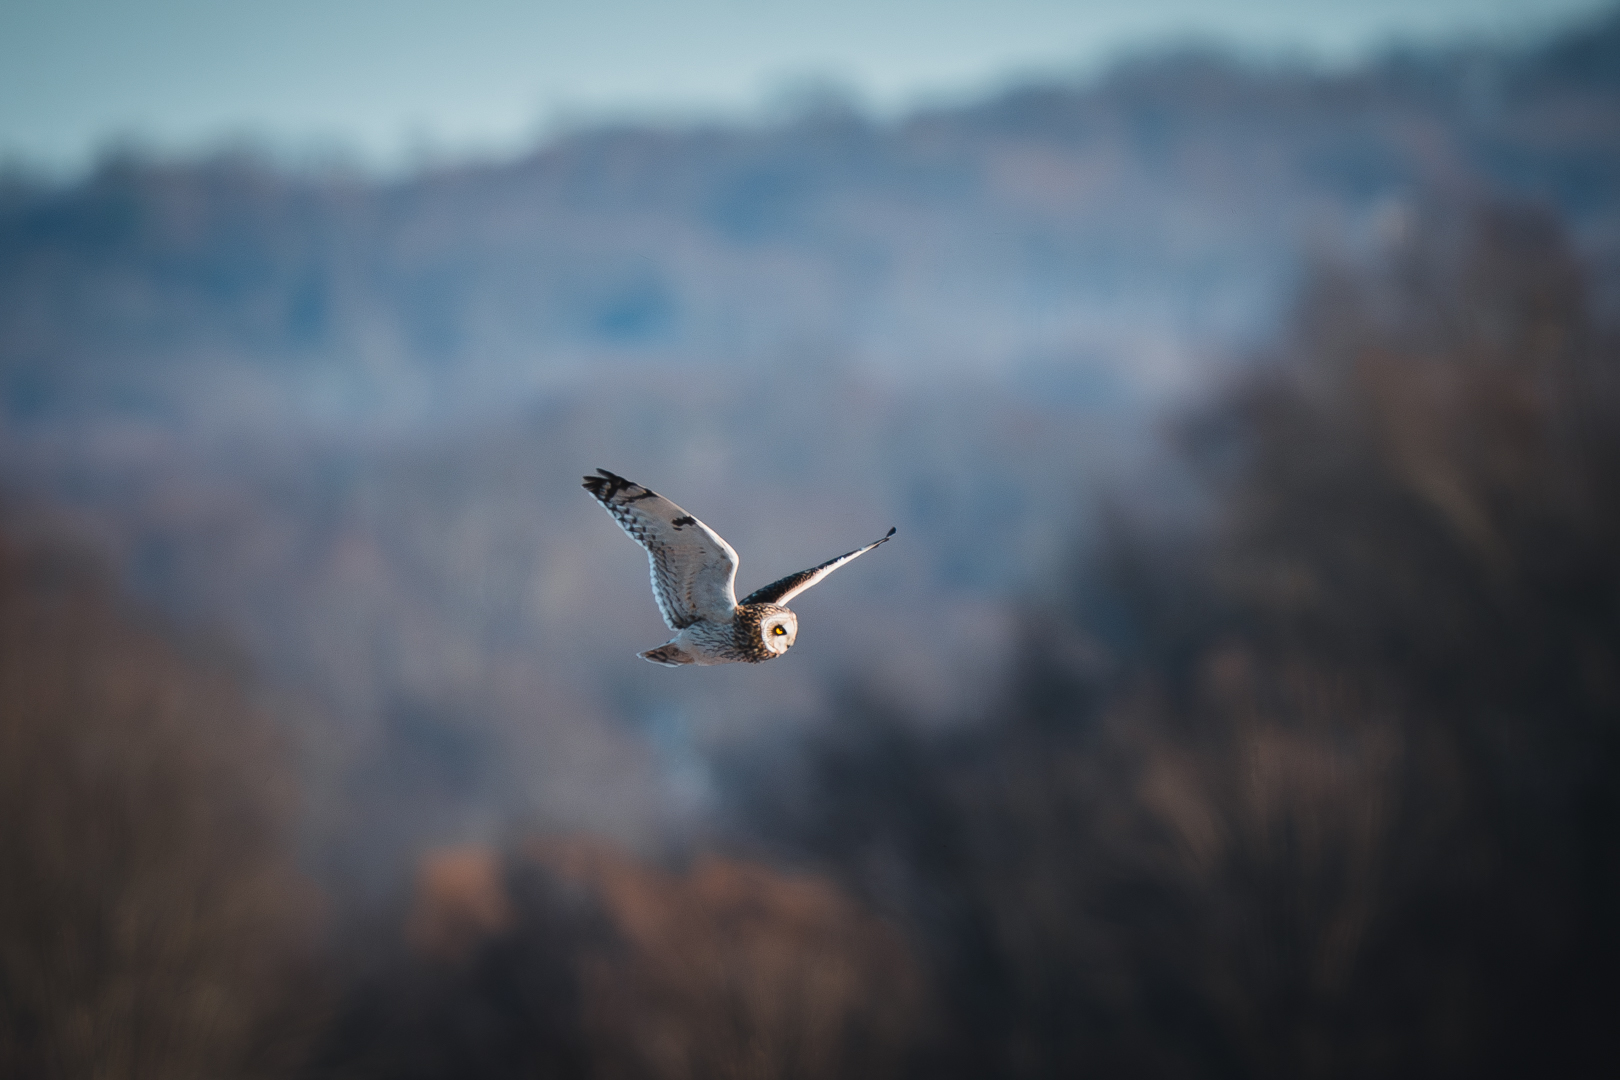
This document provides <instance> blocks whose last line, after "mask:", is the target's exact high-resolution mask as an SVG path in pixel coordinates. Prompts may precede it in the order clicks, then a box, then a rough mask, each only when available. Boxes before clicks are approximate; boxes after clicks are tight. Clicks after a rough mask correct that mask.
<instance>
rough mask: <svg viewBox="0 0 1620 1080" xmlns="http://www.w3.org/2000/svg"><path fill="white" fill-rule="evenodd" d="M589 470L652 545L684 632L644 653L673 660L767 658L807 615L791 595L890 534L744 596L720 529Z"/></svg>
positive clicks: (628, 526) (669, 604)
mask: <svg viewBox="0 0 1620 1080" xmlns="http://www.w3.org/2000/svg"><path fill="white" fill-rule="evenodd" d="M596 471H597V473H598V474H599V475H597V476H587V477H586V478H585V489H586V490H587V491H589V492H590V493H591V494H592V495H593V496H595V497H596V500H597V501H598V502H600V503H601V504H602V505H603V506H604V507H606V508H607V511H608V513H610V514H612V515H613V518H614V520H615V521H617V522H618V523H619V526H620V527H621V528H623V529H624V531H625V532H626V533H628V534H629V535H630V538H631V539H633V540H635V541H636V543H638V544H640V545H641V546H642V547H643V548H644V549H645V550H646V552H647V561H648V564H649V568H650V572H651V575H652V589H653V598H654V599H655V600H656V601H657V602H658V610H659V611H660V613H662V614H663V616H664V622H665V623H667V624H668V625H669V628H670V629H671V630H675V631H677V633H676V635H675V636H674V637H673V638H671V639H670V640H669V641H668V642H666V643H664V644H663V645H660V646H659V647H658V648H656V649H649V650H647V651H646V652H644V653H640V654H638V655H639V656H641V658H642V659H644V660H649V661H651V662H652V663H655V664H663V665H664V666H666V667H679V666H681V665H683V664H696V665H698V666H701V667H708V666H710V665H713V664H735V663H748V664H759V663H763V662H764V661H766V660H774V659H776V658H777V657H778V656H781V655H782V654H783V653H785V652H787V651H788V649H790V648H792V647H793V642H794V641H795V640H796V639H797V638H798V634H799V619H798V616H796V615H794V614H793V612H791V611H789V610H788V609H787V607H785V606H784V605H786V603H787V602H788V601H789V600H791V599H792V598H793V597H795V596H797V595H798V594H799V593H801V592H803V591H804V590H806V589H808V588H809V587H810V586H812V585H814V584H815V583H816V582H818V581H820V580H821V579H822V578H824V577H826V576H827V575H828V574H830V573H832V572H833V571H834V570H836V569H838V568H839V567H840V566H842V565H844V564H845V563H847V562H849V561H850V560H851V559H854V558H857V557H859V556H861V555H864V554H866V553H867V552H868V551H871V550H872V549H873V548H875V547H877V546H878V545H879V544H881V543H883V542H884V541H886V540H888V539H889V537H890V536H893V535H894V530H893V529H890V530H889V531H888V533H887V535H885V536H883V537H882V538H881V539H879V540H876V541H874V542H872V543H870V544H867V545H866V546H865V547H862V548H857V549H855V550H854V551H851V552H849V553H847V554H844V555H840V556H839V557H838V558H836V559H829V560H828V561H827V562H824V563H822V564H821V565H820V566H814V567H811V568H810V569H809V570H804V571H801V572H800V573H797V574H790V575H788V576H787V577H785V578H782V579H781V580H780V581H775V582H772V583H771V584H769V585H767V586H765V587H764V588H762V589H758V590H756V591H754V592H753V593H750V594H749V595H748V596H746V597H744V598H743V600H742V602H741V603H739V602H738V601H737V598H736V578H737V552H736V551H735V550H733V549H732V547H731V545H730V544H728V543H726V542H725V541H724V540H723V539H721V538H720V535H719V534H718V533H716V532H715V531H714V530H713V529H711V528H709V527H708V526H707V525H705V524H703V522H701V521H699V520H698V519H697V518H695V517H693V516H692V515H691V514H688V513H687V512H686V511H685V510H682V509H681V508H680V507H679V506H676V505H675V504H674V503H672V502H670V501H669V500H668V499H666V498H664V497H663V496H662V495H659V494H658V493H657V492H655V491H652V490H651V489H649V488H645V487H642V486H641V485H640V484H636V483H632V482H631V481H629V480H626V479H625V478H624V477H622V476H617V475H615V474H613V473H610V472H608V471H607V470H606V469H598V470H596Z"/></svg>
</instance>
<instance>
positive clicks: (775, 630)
mask: <svg viewBox="0 0 1620 1080" xmlns="http://www.w3.org/2000/svg"><path fill="white" fill-rule="evenodd" d="M771 633H773V634H775V635H776V636H777V637H781V636H782V635H783V634H785V633H787V627H785V626H773V627H771Z"/></svg>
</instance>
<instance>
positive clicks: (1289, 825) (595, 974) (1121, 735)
mask: <svg viewBox="0 0 1620 1080" xmlns="http://www.w3.org/2000/svg"><path fill="white" fill-rule="evenodd" d="M1430 221H1431V224H1430V225H1429V226H1427V227H1426V228H1425V229H1423V230H1422V231H1421V232H1419V233H1418V234H1417V235H1414V236H1408V237H1407V238H1406V239H1404V240H1402V241H1400V242H1398V243H1396V244H1395V245H1394V247H1393V248H1392V249H1391V251H1390V252H1389V253H1388V254H1387V257H1384V258H1383V259H1382V261H1381V262H1380V263H1379V264H1378V265H1376V266H1366V265H1364V266H1360V267H1357V268H1354V269H1340V270H1331V269H1329V270H1324V271H1322V272H1321V273H1319V274H1318V275H1317V277H1316V279H1315V284H1314V286H1313V287H1311V288H1310V289H1309V290H1308V291H1307V293H1306V294H1305V296H1304V297H1303V299H1302V301H1301V303H1300V306H1299V311H1298V314H1297V316H1296V318H1295V320H1294V323H1293V326H1292V329H1291V331H1290V332H1289V333H1288V334H1287V335H1286V336H1285V338H1284V339H1283V340H1282V341H1281V342H1280V343H1279V345H1278V346H1277V348H1276V355H1275V356H1274V357H1273V358H1271V359H1269V360H1267V361H1264V362H1262V363H1260V364H1258V365H1257V366H1255V367H1253V368H1251V369H1249V373H1248V374H1246V375H1245V376H1243V377H1242V378H1241V379H1240V380H1239V381H1238V382H1236V383H1235V385H1233V386H1232V387H1230V388H1229V389H1228V390H1227V391H1225V392H1224V393H1223V394H1222V395H1221V397H1220V399H1219V402H1218V404H1216V405H1214V406H1212V407H1208V408H1205V409H1203V410H1201V411H1199V412H1198V413H1197V414H1196V415H1193V416H1191V417H1188V418H1186V419H1185V420H1184V421H1183V422H1182V423H1181V424H1180V425H1179V426H1178V427H1177V429H1176V438H1177V439H1178V440H1179V441H1180V442H1181V444H1182V448H1183V451H1184V456H1185V459H1186V460H1187V461H1189V462H1190V463H1191V464H1192V466H1193V468H1194V470H1195V472H1196V473H1197V475H1198V476H1199V479H1200V482H1201V484H1202V485H1203V488H1204V491H1205V495H1206V498H1207V501H1208V506H1209V513H1208V514H1207V515H1206V516H1205V517H1204V518H1203V519H1202V520H1201V521H1200V523H1199V524H1198V525H1197V526H1196V527H1194V526H1188V527H1171V526H1167V525H1164V524H1162V523H1161V524H1157V525H1154V524H1147V523H1145V522H1146V521H1147V520H1148V516H1146V515H1143V514H1142V513H1140V512H1139V508H1140V507H1141V506H1143V505H1144V504H1143V503H1142V502H1141V501H1140V500H1138V499H1135V498H1126V497H1123V496H1122V498H1121V499H1120V501H1119V509H1118V512H1117V514H1116V515H1115V521H1116V524H1115V526H1114V528H1113V529H1112V532H1111V539H1110V540H1109V541H1108V542H1107V543H1105V544H1104V545H1102V546H1101V548H1100V550H1098V551H1094V552H1091V553H1088V554H1085V555H1084V556H1078V555H1077V561H1076V566H1075V568H1074V569H1073V572H1072V573H1069V574H1067V575H1058V576H1057V578H1056V579H1055V580H1062V581H1063V582H1064V584H1063V586H1062V587H1061V588H1054V590H1053V592H1052V594H1051V595H1048V596H1043V597H1040V598H1038V602H1036V603H1034V604H1032V605H1031V607H1030V610H1029V613H1028V615H1027V617H1026V618H1025V620H1024V631H1023V638H1022V640H1023V646H1022V648H1021V650H1020V652H1019V659H1018V661H1017V662H1016V664H1015V665H1014V669H1013V670H1012V671H1010V672H1009V673H1008V674H1007V676H1006V681H1005V686H1004V688H1003V689H1002V691H1001V692H1000V693H999V694H998V695H997V696H996V697H995V698H994V700H993V704H992V705H991V706H989V707H988V708H986V709H985V710H983V714H982V715H973V716H962V717H938V716H920V715H916V714H915V713H914V712H913V711H912V710H911V709H909V708H908V706H907V704H906V703H905V702H897V701H893V700H888V699H886V698H885V697H884V696H883V694H882V693H881V692H865V691H862V690H861V689H859V688H855V689H852V690H851V691H850V693H849V694H848V695H847V697H846V703H845V705H844V707H843V708H842V709H841V710H840V711H839V713H838V715H836V716H833V717H829V718H828V720H827V722H826V723H825V724H824V725H822V726H820V727H819V728H817V729H816V730H815V733H814V734H813V735H811V736H809V737H808V738H807V739H801V740H799V741H798V742H795V743H793V744H792V745H784V744H770V745H755V746H752V747H750V748H748V749H746V750H745V751H739V752H738V753H737V754H736V755H735V756H734V758H733V760H732V761H731V762H730V764H729V766H728V769H727V771H726V775H727V777H728V779H727V781H726V782H725V785H724V789H725V791H726V792H727V793H728V796H727V797H728V798H729V799H730V800H731V809H732V810H733V811H734V813H731V814H729V815H727V818H726V820H729V821H731V822H732V823H733V824H732V825H730V826H728V829H727V831H725V832H724V833H723V836H722V838H720V839H713V840H711V842H710V843H709V844H708V845H706V846H707V847H708V848H709V849H711V851H713V850H723V851H724V852H725V854H724V855H720V854H713V853H711V854H691V855H689V856H688V857H687V858H686V860H685V861H684V862H679V863H678V864H672V865H671V866H669V867H663V868H659V867H654V866H651V865H648V864H645V863H643V862H640V861H637V860H635V859H632V858H631V857H629V856H627V855H625V854H622V853H619V852H617V851H615V850H613V849H612V848H610V847H608V846H606V845H603V844H600V843H597V842H594V841H586V840H572V841H560V840H551V841H544V842H540V841H525V842H521V843H513V844H511V845H509V846H508V847H507V848H506V849H505V850H504V851H501V852H496V851H492V850H486V849H479V848H466V849H455V850H445V851H441V852H439V853H437V854H435V855H432V856H430V857H428V858H426V859H424V860H423V861H422V863H421V864H420V868H419V873H418V875H417V880H416V883H415V886H414V893H413V894H412V895H411V896H410V897H409V898H408V899H405V898H402V899H401V900H400V902H399V904H398V906H397V908H396V909H393V910H390V911H383V912H378V911H377V910H375V909H372V910H370V911H369V912H368V913H365V914H363V915H362V916H355V915H353V914H352V913H348V912H344V913H340V915H336V916H329V917H328V918H327V919H326V920H325V921H324V923H323V922H322V920H321V919H319V918H318V917H317V906H316V905H315V904H313V903H312V897H311V893H310V890H309V889H308V888H307V887H306V886H304V885H302V884H300V881H299V878H298V876H297V874H296V873H295V872H294V871H293V870H292V868H291V867H292V862H293V860H292V857H291V846H290V844H289V842H288V839H287V834H286V832H285V829H284V824H285V821H286V813H287V811H288V806H287V801H286V800H287V795H288V792H287V790H285V789H286V782H285V780H284V778H285V777H286V776H290V775H292V773H291V772H290V771H289V768H290V767H289V766H288V765H287V763H286V759H285V755H284V754H283V753H281V752H280V751H278V750H277V748H276V746H275V744H274V740H272V739H270V738H269V736H268V733H267V731H268V729H267V728H266V726H265V724H264V723H263V722H262V721H260V720H258V719H256V718H255V717H256V712H255V709H254V708H253V707H252V706H251V704H250V703H249V702H248V701H247V700H246V698H245V697H244V695H243V693H242V692H241V690H240V688H239V687H238V685H237V680H236V679H234V678H233V677H232V675H231V673H230V671H229V669H228V665H224V664H223V663H222V662H220V661H219V660H217V659H210V658H208V657H198V656H196V655H194V651H189V652H188V651H187V650H185V649H181V648H178V647H176V646H175V645H173V644H172V643H170V642H168V641H166V640H165V639H163V638H162V637H160V636H159V635H158V634H156V633H155V632H154V631H153V630H151V629H150V628H149V627H146V626H144V625H143V624H142V623H141V622H140V620H139V619H138V618H137V617H136V616H134V615H132V614H131V613H130V612H128V611H127V610H124V609H123V608H122V607H121V606H120V604H119V603H118V602H117V601H116V600H114V599H112V596H113V595H114V594H113V590H112V589H111V588H110V587H109V586H108V585H107V584H106V583H104V582H102V581H101V580H100V579H99V578H98V577H97V575H96V574H95V573H94V572H93V571H91V570H88V569H86V568H85V567H84V565H83V564H81V563H79V562H76V561H74V560H72V559H69V558H67V557H65V556H62V555H61V554H60V553H59V550H58V549H59V547H60V545H52V544H50V543H47V542H44V541H40V540H37V539H35V540H29V541H23V540H20V539H16V538H15V536H14V538H13V539H12V540H8V541H7V543H6V545H5V546H4V547H3V548H0V883H3V887H0V1074H3V1075H5V1076H17V1077H32V1076H39V1077H86V1076H98V1077H158V1076H161V1077H192V1076H196V1077H203V1076H209V1077H215V1076H255V1075H283V1076H288V1075H306V1076H319V1077H331V1078H333V1080H336V1078H340V1077H402V1078H403V1077H412V1078H414V1077H421V1078H427V1077H469V1078H474V1077H574V1076H578V1077H586V1076H593V1077H612V1078H619V1077H623V1078H659V1080H664V1078H670V1080H674V1078H692V1080H698V1078H732V1077H735V1078H754V1077H758V1078H765V1077H800V1078H806V1080H810V1078H822V1077H826V1078H832V1077H893V1076H928V1077H944V1078H954V1077H962V1078H968V1077H993V1076H1003V1077H1031V1078H1034V1077H1056V1076H1076V1075H1093V1076H1105V1077H1133V1076H1141V1077H1278V1078H1283V1077H1339V1076H1345V1077H1349V1076H1368V1077H1371V1076H1380V1077H1385V1076H1414V1077H1417V1076H1422V1077H1437V1076H1470V1077H1474V1076H1524V1075H1549V1076H1566V1077H1573V1076H1597V1075H1605V1076H1607V1075H1612V1073H1613V1071H1614V1069H1615V1068H1616V1067H1617V1066H1620V1025H1616V1023H1615V1022H1614V1020H1615V1017H1616V1015H1620V982H1617V981H1616V979H1615V977H1614V973H1615V971H1616V970H1617V969H1620V931H1617V928H1616V913H1617V912H1620V783H1617V781H1620V348H1617V342H1616V339H1615V337H1614V336H1613V334H1612V332H1611V331H1610V330H1609V329H1607V328H1605V326H1603V325H1602V320H1599V319H1595V318H1594V317H1593V316H1592V314H1591V313H1590V312H1589V311H1588V310H1587V306H1586V290H1587V284H1586V281H1585V278H1584V276H1583V272H1582V269H1581V267H1580V266H1579V264H1578V262H1577V260H1576V259H1575V258H1574V257H1573V256H1572V255H1571V253H1570V251H1569V250H1568V249H1567V247H1566V244H1565V241H1564V240H1563V238H1562V236H1561V234H1560V232H1559V230H1558V228H1557V226H1556V224H1555V223H1554V222H1553V220H1552V219H1551V218H1549V217H1547V216H1544V215H1542V214H1541V213H1539V212H1535V211H1531V210H1524V209H1511V208H1510V209H1503V208H1495V209H1488V210H1485V211H1481V212H1477V213H1472V214H1468V215H1460V214H1449V215H1448V214H1437V215H1433V216H1432V217H1431V219H1430ZM13 518H14V527H13V530H12V531H13V533H14V534H15V533H16V532H17V529H16V527H15V522H16V520H17V519H16V517H15V515H13ZM739 823H740V824H739ZM700 846H703V845H700ZM323 925H324V927H325V930H324V936H323V932H322V931H321V930H320V927H321V926H323ZM322 941H324V942H325V944H324V945H322V944H320V943H321V942H322Z"/></svg>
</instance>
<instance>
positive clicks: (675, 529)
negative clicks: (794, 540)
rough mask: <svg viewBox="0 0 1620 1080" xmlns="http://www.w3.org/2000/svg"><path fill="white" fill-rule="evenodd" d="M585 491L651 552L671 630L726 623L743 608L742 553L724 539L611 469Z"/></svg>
mask: <svg viewBox="0 0 1620 1080" xmlns="http://www.w3.org/2000/svg"><path fill="white" fill-rule="evenodd" d="M596 471H597V472H598V473H600V474H601V475H600V476H587V477H586V478H585V490H586V491H589V492H590V493H591V494H592V495H594V496H596V499H597V501H598V502H600V503H601V504H602V505H603V506H605V507H607V512H608V513H610V514H612V515H613V518H614V520H615V521H617V522H618V523H619V526H620V528H622V529H624V531H625V532H627V533H629V534H630V538H631V539H632V540H634V541H635V542H636V543H638V544H640V545H641V546H642V547H644V548H646V549H647V562H648V564H649V566H650V568H651V571H652V589H653V599H654V600H657V601H658V611H659V613H660V614H661V615H663V616H664V622H666V623H668V624H669V628H670V629H671V630H684V629H686V628H687V627H688V626H691V625H692V624H693V623H695V622H697V621H699V620H700V619H712V620H715V621H717V622H724V621H727V620H729V619H730V618H731V616H732V613H733V611H735V610H736V607H737V593H736V582H737V553H736V552H735V551H733V550H732V548H731V545H730V544H728V543H726V542H725V541H724V540H722V539H720V535H719V534H718V533H716V532H715V531H714V530H713V529H711V528H709V527H708V526H707V525H705V524H703V522H701V521H699V520H698V519H697V518H695V517H693V516H692V515H691V514H688V513H687V512H686V511H685V510H682V509H681V508H680V507H678V506H676V505H675V504H674V503H672V502H670V501H669V500H668V499H666V498H664V497H663V496H662V495H660V494H658V493H657V492H656V491H652V490H650V489H648V488H644V487H642V486H641V485H640V484H636V483H632V482H631V481H629V480H626V479H625V478H624V477H622V476H617V475H615V474H613V473H610V472H608V471H607V470H606V469H597V470H596Z"/></svg>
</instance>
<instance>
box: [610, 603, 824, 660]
mask: <svg viewBox="0 0 1620 1080" xmlns="http://www.w3.org/2000/svg"><path fill="white" fill-rule="evenodd" d="M798 635H799V618H798V616H797V615H794V614H793V612H791V611H789V610H788V609H787V608H785V607H778V606H777V605H775V604H738V605H737V609H736V612H735V613H734V614H733V615H732V617H731V619H730V620H729V621H727V622H713V621H710V620H708V619H700V620H698V621H697V622H695V623H693V624H692V625H691V626H688V627H686V628H685V629H684V630H682V631H681V632H680V633H678V634H676V635H675V637H674V638H672V639H671V640H670V641H669V642H668V643H667V644H665V645H660V646H659V647H658V648H656V649H649V650H648V651H647V652H644V653H639V654H637V655H639V656H640V657H641V658H642V659H644V660H651V661H652V662H653V663H655V664H697V665H699V666H700V667H707V666H709V665H711V664H736V663H743V664H763V663H764V662H765V661H767V660H775V659H776V658H777V657H778V656H781V655H782V654H783V653H785V652H787V651H788V649H790V648H792V646H793V642H794V639H795V638H797V637H798Z"/></svg>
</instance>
